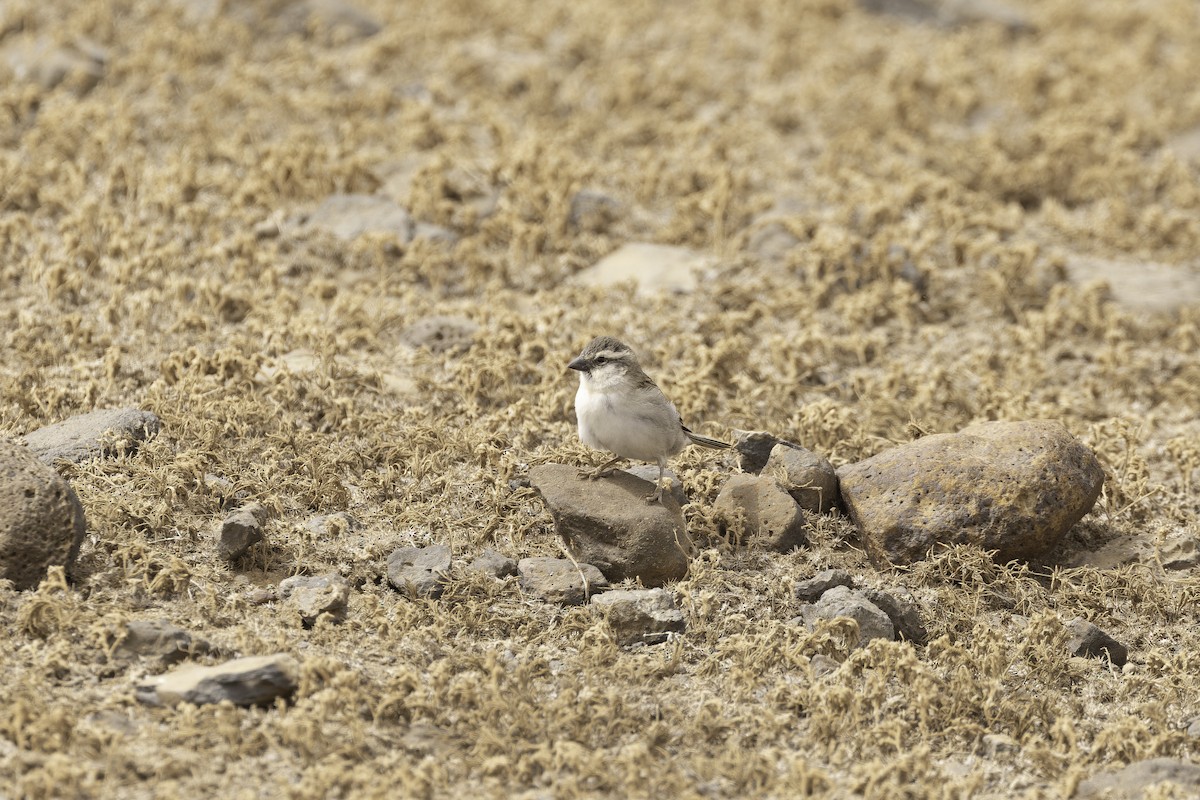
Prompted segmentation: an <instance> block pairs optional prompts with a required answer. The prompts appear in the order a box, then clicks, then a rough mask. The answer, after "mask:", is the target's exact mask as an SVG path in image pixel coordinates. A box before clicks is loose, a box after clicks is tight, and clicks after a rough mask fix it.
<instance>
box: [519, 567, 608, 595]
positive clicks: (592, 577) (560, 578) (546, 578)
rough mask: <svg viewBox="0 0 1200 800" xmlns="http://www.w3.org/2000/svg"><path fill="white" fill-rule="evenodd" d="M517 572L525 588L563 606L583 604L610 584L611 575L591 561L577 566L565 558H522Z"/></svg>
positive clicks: (522, 586)
mask: <svg viewBox="0 0 1200 800" xmlns="http://www.w3.org/2000/svg"><path fill="white" fill-rule="evenodd" d="M581 572H582V575H580V573H581ZM517 573H518V574H519V575H520V576H521V588H522V589H523V590H525V591H526V592H529V593H530V594H532V595H535V596H537V597H540V598H541V599H543V600H545V601H547V602H549V603H558V604H559V605H564V606H579V605H583V603H584V602H585V601H586V600H587V598H588V597H590V596H591V595H592V594H595V593H596V592H602V591H604V590H605V589H607V588H608V579H607V578H605V577H604V575H603V573H601V572H600V570H598V569H596V568H595V567H594V566H592V565H591V564H580V565H579V566H578V567H576V566H575V564H574V563H572V562H571V561H569V560H567V559H565V558H522V559H521V560H520V561H519V562H518V563H517ZM585 579H586V581H587V585H586V586H584V580H585Z"/></svg>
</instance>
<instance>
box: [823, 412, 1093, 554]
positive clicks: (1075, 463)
mask: <svg viewBox="0 0 1200 800" xmlns="http://www.w3.org/2000/svg"><path fill="white" fill-rule="evenodd" d="M838 479H839V482H840V484H841V492H842V500H843V502H844V503H845V504H846V507H847V509H848V510H849V512H850V516H851V518H852V519H853V520H854V523H855V525H857V526H858V529H859V531H861V533H862V536H863V542H864V544H865V546H866V550H867V554H868V556H870V558H871V560H872V562H874V563H875V564H876V565H877V566H880V567H882V566H885V565H889V564H898V565H899V564H909V563H912V562H914V561H919V560H921V559H923V558H925V557H926V555H927V554H928V552H929V550H930V548H933V547H935V546H937V545H950V544H964V543H971V544H977V545H979V546H980V547H982V548H984V549H985V550H994V551H996V558H997V560H999V561H1000V562H1002V563H1003V562H1007V561H1009V560H1012V559H1029V558H1034V557H1036V556H1038V555H1040V554H1042V553H1044V552H1046V551H1047V550H1049V549H1050V548H1051V547H1053V546H1054V545H1056V544H1058V542H1059V541H1060V540H1061V539H1062V537H1063V536H1064V535H1065V534H1066V532H1067V531H1068V530H1070V528H1071V526H1072V525H1074V524H1075V523H1076V522H1078V521H1079V520H1080V518H1082V517H1083V515H1084V514H1086V513H1087V512H1088V511H1089V510H1090V509H1091V507H1092V504H1094V503H1095V502H1096V498H1097V497H1098V496H1099V495H1100V487H1101V485H1102V483H1103V481H1104V470H1103V469H1101V467H1100V462H1099V461H1098V460H1097V459H1096V456H1095V455H1094V454H1093V453H1092V451H1091V450H1089V449H1088V448H1087V447H1086V446H1084V445H1083V444H1082V443H1081V442H1079V441H1078V440H1077V439H1075V437H1073V436H1071V434H1069V433H1068V432H1067V429H1066V428H1064V427H1063V426H1062V425H1061V424H1059V423H1057V422H1050V421H1033V422H985V423H981V424H978V425H972V426H970V427H968V428H965V429H964V430H962V431H961V432H960V433H952V434H936V435H933V436H926V437H924V438H922V439H917V440H916V441H914V442H909V443H908V444H905V445H901V446H899V447H894V448H892V449H890V450H886V451H884V452H882V453H880V454H879V455H877V456H874V457H872V458H869V459H867V460H866V461H861V462H859V463H857V464H850V465H847V466H844V467H842V468H841V469H840V470H838Z"/></svg>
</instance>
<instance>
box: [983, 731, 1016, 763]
mask: <svg viewBox="0 0 1200 800" xmlns="http://www.w3.org/2000/svg"><path fill="white" fill-rule="evenodd" d="M980 745H981V749H982V751H983V754H984V755H986V756H987V757H988V758H995V757H996V756H1000V755H1004V754H1005V753H1015V752H1017V751H1018V750H1020V749H1021V745H1020V744H1019V743H1018V742H1017V740H1016V739H1014V738H1013V737H1011V736H1009V735H1008V734H1006V733H987V734H984V736H983V740H982V741H981V742H980Z"/></svg>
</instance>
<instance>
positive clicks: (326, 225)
mask: <svg viewBox="0 0 1200 800" xmlns="http://www.w3.org/2000/svg"><path fill="white" fill-rule="evenodd" d="M304 227H306V228H308V229H312V230H320V231H325V232H326V233H331V234H333V235H334V236H336V237H337V238H339V239H343V240H347V241H348V240H351V239H356V238H358V237H359V236H361V235H363V234H364V233H373V234H384V235H390V236H395V237H396V238H397V239H399V240H400V241H401V242H402V243H407V242H409V241H410V240H411V239H412V238H413V221H412V217H410V216H409V214H408V211H406V210H405V209H403V208H401V207H400V206H398V205H396V203H394V202H393V201H391V200H389V199H388V198H386V197H381V196H378V195H371V194H335V195H330V196H329V197H326V198H325V199H324V200H322V201H321V204H320V205H319V206H317V207H316V208H315V209H314V210H313V211H312V213H311V214H309V215H308V218H307V219H306V220H305V221H304Z"/></svg>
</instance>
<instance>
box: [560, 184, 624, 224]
mask: <svg viewBox="0 0 1200 800" xmlns="http://www.w3.org/2000/svg"><path fill="white" fill-rule="evenodd" d="M620 213H621V204H620V203H619V202H617V201H616V200H614V199H613V198H611V197H609V196H608V195H606V194H603V193H602V192H596V191H592V190H590V189H581V190H579V191H578V192H576V193H575V196H574V197H572V198H571V212H570V216H569V218H568V221H569V222H570V224H571V227H572V228H574V229H575V230H578V231H584V232H587V233H604V232H606V231H607V230H608V229H609V228H610V227H611V226H612V224H613V223H614V222H616V221H617V219H618V217H619V216H620Z"/></svg>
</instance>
